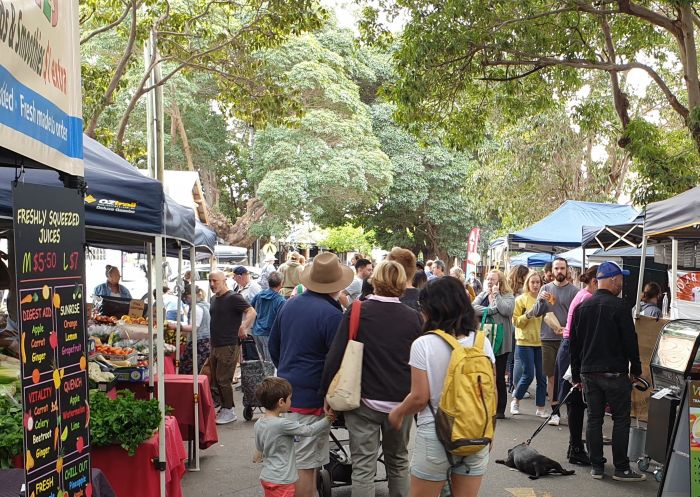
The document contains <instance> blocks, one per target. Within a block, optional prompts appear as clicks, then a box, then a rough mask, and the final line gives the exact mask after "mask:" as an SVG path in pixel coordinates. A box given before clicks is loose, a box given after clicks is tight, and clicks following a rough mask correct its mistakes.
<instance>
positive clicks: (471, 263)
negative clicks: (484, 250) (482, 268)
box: [467, 227, 481, 278]
mask: <svg viewBox="0 0 700 497" xmlns="http://www.w3.org/2000/svg"><path fill="white" fill-rule="evenodd" d="M480 238H481V229H480V228H478V227H477V228H472V230H471V232H470V233H469V242H468V244H467V278H469V275H471V274H472V273H473V272H476V266H477V264H479V262H480V261H481V257H480V256H479V239H480Z"/></svg>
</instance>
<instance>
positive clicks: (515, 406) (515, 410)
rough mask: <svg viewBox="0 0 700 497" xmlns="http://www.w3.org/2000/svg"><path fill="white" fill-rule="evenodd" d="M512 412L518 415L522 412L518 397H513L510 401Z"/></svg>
mask: <svg viewBox="0 0 700 497" xmlns="http://www.w3.org/2000/svg"><path fill="white" fill-rule="evenodd" d="M510 413H511V414H512V415H513V416H517V415H518V414H520V405H519V404H518V399H513V400H512V401H511V402H510Z"/></svg>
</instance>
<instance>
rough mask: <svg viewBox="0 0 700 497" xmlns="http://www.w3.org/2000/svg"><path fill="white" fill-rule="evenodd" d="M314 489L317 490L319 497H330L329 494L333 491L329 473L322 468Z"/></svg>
mask: <svg viewBox="0 0 700 497" xmlns="http://www.w3.org/2000/svg"><path fill="white" fill-rule="evenodd" d="M316 487H317V490H318V495H319V497H331V492H332V491H333V482H332V481H331V473H330V472H329V471H328V470H327V469H325V468H322V469H321V470H320V471H319V472H318V479H317V481H316Z"/></svg>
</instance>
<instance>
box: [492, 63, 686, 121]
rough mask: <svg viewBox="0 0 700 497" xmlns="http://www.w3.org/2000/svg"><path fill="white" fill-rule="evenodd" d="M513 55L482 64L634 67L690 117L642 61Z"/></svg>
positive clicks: (676, 108) (617, 68) (601, 67)
mask: <svg viewBox="0 0 700 497" xmlns="http://www.w3.org/2000/svg"><path fill="white" fill-rule="evenodd" d="M511 54H512V55H514V56H516V57H520V58H519V59H515V60H497V61H491V60H484V61H482V62H481V64H482V65H483V66H485V67H501V66H502V67H506V66H533V67H534V66H542V67H554V66H565V67H574V68H578V69H595V70H600V71H608V72H609V71H616V72H627V71H630V70H632V69H641V70H643V71H645V72H646V73H647V74H648V75H649V76H650V77H651V79H653V80H654V82H655V83H656V84H657V86H658V87H659V89H660V90H661V91H662V92H663V94H664V96H665V97H666V99H667V100H668V102H669V103H670V104H671V107H673V110H675V111H676V112H677V113H678V114H679V115H680V116H681V117H683V119H686V118H687V117H688V109H687V108H686V107H685V106H684V105H683V104H681V103H680V102H679V101H678V98H677V97H676V96H675V95H674V94H673V92H672V91H671V90H670V88H669V87H668V85H667V84H666V83H665V82H664V80H663V79H662V78H661V76H659V74H658V73H657V72H656V71H655V70H654V69H652V68H651V67H650V66H648V65H646V64H642V63H640V62H628V63H624V64H615V63H612V62H598V61H593V60H586V59H557V58H555V57H537V56H533V55H531V54H527V53H523V52H515V51H514V52H511Z"/></svg>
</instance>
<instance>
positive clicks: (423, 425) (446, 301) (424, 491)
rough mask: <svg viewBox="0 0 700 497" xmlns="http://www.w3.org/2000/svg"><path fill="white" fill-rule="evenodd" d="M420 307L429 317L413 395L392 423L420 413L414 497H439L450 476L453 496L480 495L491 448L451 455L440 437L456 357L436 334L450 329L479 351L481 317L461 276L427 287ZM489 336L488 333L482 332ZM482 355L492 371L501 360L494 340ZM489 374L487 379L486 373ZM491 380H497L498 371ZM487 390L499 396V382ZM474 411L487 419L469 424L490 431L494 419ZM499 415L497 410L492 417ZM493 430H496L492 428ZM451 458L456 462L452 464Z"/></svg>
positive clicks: (414, 362) (415, 350)
mask: <svg viewBox="0 0 700 497" xmlns="http://www.w3.org/2000/svg"><path fill="white" fill-rule="evenodd" d="M420 305H421V310H422V312H423V317H424V319H425V324H424V325H423V331H425V332H426V334H424V335H423V336H421V337H420V338H418V339H417V340H416V341H415V342H413V345H412V346H411V356H410V360H409V365H410V366H411V391H410V393H409V394H408V395H407V396H406V398H405V399H404V400H403V402H401V404H399V405H398V406H397V407H395V408H394V409H393V410H392V411H391V413H390V414H389V423H391V425H392V426H394V427H396V428H398V427H401V426H403V424H404V423H405V420H406V419H409V420H410V418H411V416H413V415H414V414H416V413H418V418H417V425H418V428H417V430H416V444H415V450H414V452H413V459H412V461H411V494H410V495H411V497H437V496H438V495H440V491H441V490H442V488H443V486H444V485H445V481H446V480H447V477H448V474H449V475H450V486H451V489H452V495H453V497H473V496H476V495H477V494H478V492H479V487H480V486H481V479H482V476H483V475H484V473H485V472H486V466H487V465H488V462H489V447H488V445H486V446H484V447H483V448H481V449H479V450H478V451H477V452H475V453H474V454H472V455H469V456H455V455H453V454H450V456H449V457H448V453H447V450H446V448H445V446H443V445H442V443H441V442H440V440H439V439H438V434H437V431H436V426H437V424H438V423H437V422H436V418H435V415H434V414H433V411H437V410H438V406H439V405H440V395H441V394H442V391H443V385H444V383H445V377H446V376H447V374H448V371H447V370H448V366H449V364H450V360H451V359H452V351H453V348H452V346H451V345H450V344H449V343H447V342H446V340H445V339H444V338H443V337H441V336H439V335H437V334H435V333H431V332H433V331H434V330H441V331H444V332H445V333H446V334H448V335H449V336H451V337H453V338H454V339H456V340H457V341H458V342H459V345H461V346H462V347H473V346H474V342H475V337H476V333H475V332H474V330H475V328H476V318H475V313H474V309H473V308H472V305H471V302H470V301H469V296H468V295H467V293H466V292H465V291H464V290H463V289H462V286H461V284H460V282H459V281H458V280H456V279H455V278H439V279H435V280H433V281H431V282H429V283H428V285H426V287H425V288H424V289H423V290H422V291H421V294H420ZM480 335H481V336H482V337H483V334H480ZM481 354H482V355H484V356H486V357H488V360H487V363H488V364H489V367H493V364H494V363H495V360H496V359H495V357H494V355H493V350H492V349H491V344H490V343H489V341H488V340H486V339H484V341H483V352H481ZM484 376H486V375H484ZM489 376H490V379H491V380H493V373H491V375H489ZM485 387H486V388H485V389H484V390H485V391H491V392H492V395H494V394H493V387H494V386H493V384H492V383H491V384H490V388H489V384H488V383H486V384H485ZM484 403H485V405H489V406H492V407H493V404H494V403H495V399H494V398H493V396H492V397H491V398H488V399H484ZM473 407H474V408H475V409H474V412H481V413H483V418H484V419H476V418H474V413H473V412H469V413H464V414H465V416H470V419H469V423H470V424H472V425H474V426H480V425H483V426H485V427H487V426H489V425H490V424H491V423H492V419H491V416H490V415H489V414H488V412H489V411H488V409H487V410H486V412H484V411H483V408H481V407H480V406H473ZM492 413H493V411H491V414H492ZM490 426H491V428H492V427H493V426H492V425H490ZM450 459H451V461H450Z"/></svg>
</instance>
